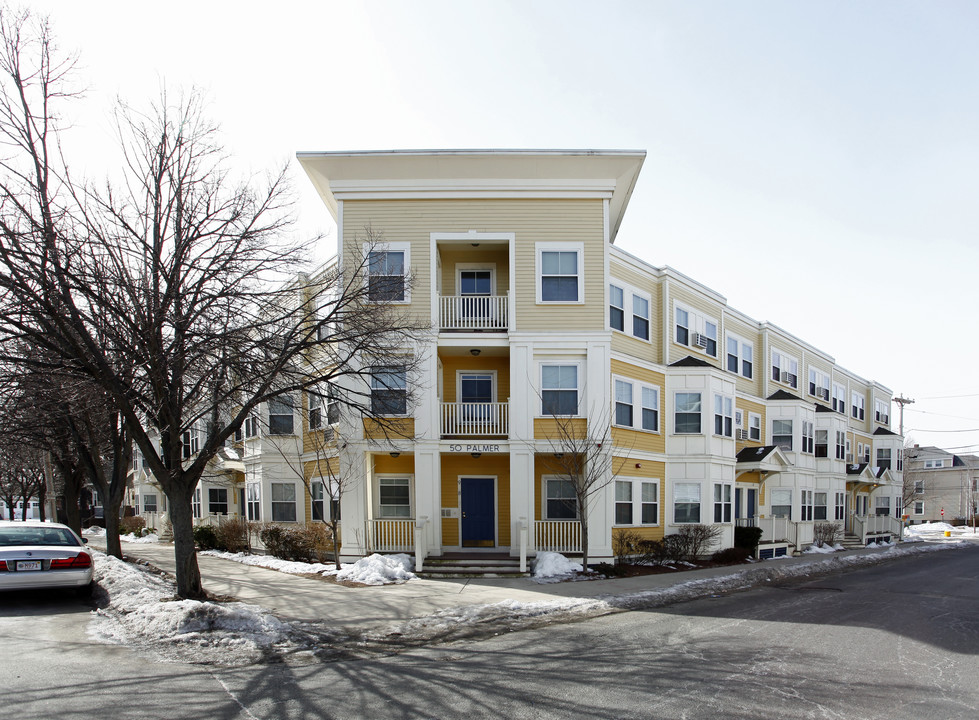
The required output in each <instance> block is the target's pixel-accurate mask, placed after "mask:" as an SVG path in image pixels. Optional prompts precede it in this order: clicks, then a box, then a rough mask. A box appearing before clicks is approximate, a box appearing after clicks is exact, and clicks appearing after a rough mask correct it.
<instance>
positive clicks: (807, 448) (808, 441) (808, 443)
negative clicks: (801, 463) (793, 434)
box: [802, 420, 814, 455]
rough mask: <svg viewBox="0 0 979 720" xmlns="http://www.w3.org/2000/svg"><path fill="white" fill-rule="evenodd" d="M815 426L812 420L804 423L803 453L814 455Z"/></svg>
mask: <svg viewBox="0 0 979 720" xmlns="http://www.w3.org/2000/svg"><path fill="white" fill-rule="evenodd" d="M813 444H814V443H813V426H812V421H811V420H803V421H802V452H804V453H806V454H808V455H812V454H813Z"/></svg>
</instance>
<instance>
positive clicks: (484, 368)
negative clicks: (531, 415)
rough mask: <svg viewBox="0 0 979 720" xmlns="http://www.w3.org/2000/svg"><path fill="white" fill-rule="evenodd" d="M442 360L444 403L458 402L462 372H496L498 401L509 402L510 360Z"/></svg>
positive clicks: (504, 358) (450, 356)
mask: <svg viewBox="0 0 979 720" xmlns="http://www.w3.org/2000/svg"><path fill="white" fill-rule="evenodd" d="M441 360H442V378H443V381H442V402H449V403H452V402H456V401H457V393H456V391H457V386H456V385H457V383H456V378H457V376H458V373H459V372H460V371H476V372H489V371H495V372H496V400H497V402H507V400H508V399H509V397H510V358H508V357H478V358H475V357H471V356H469V355H466V356H464V357H463V356H460V355H447V356H444V357H442V358H441Z"/></svg>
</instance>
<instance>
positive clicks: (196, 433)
mask: <svg viewBox="0 0 979 720" xmlns="http://www.w3.org/2000/svg"><path fill="white" fill-rule="evenodd" d="M180 444H181V451H182V454H183V457H184V459H185V460H186V459H187V458H190V457H193V456H194V455H196V454H197V453H198V452H200V449H201V431H200V430H199V429H198V427H197V425H196V424H194V425H192V426H191V427H190V428H189V429H188V430H184V432H183V434H182V435H181V437H180Z"/></svg>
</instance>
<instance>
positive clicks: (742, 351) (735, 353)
mask: <svg viewBox="0 0 979 720" xmlns="http://www.w3.org/2000/svg"><path fill="white" fill-rule="evenodd" d="M727 369H728V372H733V373H734V374H735V375H742V376H744V377H746V378H749V379H750V378H751V377H752V374H753V373H754V347H753V346H752V344H751V343H750V342H748V341H747V340H743V339H742V338H740V337H738V336H737V335H731V334H730V333H729V334H728V336H727Z"/></svg>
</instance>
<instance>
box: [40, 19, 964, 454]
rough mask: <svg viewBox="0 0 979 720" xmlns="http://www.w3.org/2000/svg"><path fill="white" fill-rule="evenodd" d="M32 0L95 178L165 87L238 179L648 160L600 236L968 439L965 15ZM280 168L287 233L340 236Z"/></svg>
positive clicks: (914, 423)
mask: <svg viewBox="0 0 979 720" xmlns="http://www.w3.org/2000/svg"><path fill="white" fill-rule="evenodd" d="M29 5H30V6H31V7H32V8H34V9H36V10H38V11H41V12H44V13H48V14H50V17H51V20H52V23H53V26H54V29H55V32H56V35H57V37H58V38H59V39H60V42H61V45H62V47H63V48H64V49H69V50H76V51H77V52H78V53H79V55H80V73H79V78H80V80H82V81H83V82H84V84H85V86H86V87H87V94H86V97H85V99H84V101H82V102H80V103H78V104H77V106H76V108H75V109H74V110H73V115H72V119H73V121H74V128H73V130H72V136H71V137H70V138H69V142H68V145H67V147H68V150H69V152H71V153H73V154H74V156H75V157H78V158H83V160H79V161H78V162H76V165H78V164H85V165H87V170H88V171H89V172H91V173H93V174H99V173H104V172H105V171H106V169H105V167H104V164H105V158H107V157H111V155H110V153H111V147H112V135H111V124H110V122H109V120H108V113H109V111H110V109H111V106H112V102H113V99H114V98H115V97H117V96H122V97H123V98H125V99H127V100H128V101H130V102H131V103H133V104H136V105H141V104H145V103H148V102H149V101H150V100H152V99H154V98H155V97H156V96H157V95H158V90H159V88H160V87H161V85H162V84H163V83H164V82H165V83H166V85H167V86H168V88H170V90H171V91H173V90H175V89H179V88H186V87H190V86H192V85H196V86H198V87H201V88H203V89H204V90H206V91H207V93H208V95H209V97H210V100H211V106H210V110H211V113H212V116H213V117H214V118H215V119H216V120H217V121H219V122H220V124H221V126H222V130H223V132H224V133H225V140H226V143H227V148H228V149H229V151H230V152H231V153H232V155H233V159H234V162H235V163H236V164H237V165H238V166H239V167H240V168H241V169H243V170H245V171H249V170H251V171H255V172H263V171H264V170H265V169H267V168H271V167H275V166H277V165H279V164H281V163H283V162H288V161H290V160H293V159H294V156H295V153H296V151H300V150H373V149H401V148H601V149H638V150H646V151H647V152H648V156H647V158H646V163H645V166H644V169H643V171H642V174H641V176H640V179H639V183H638V185H637V187H636V190H635V194H634V195H633V198H632V201H631V204H630V207H629V209H628V211H627V214H626V218H625V221H624V222H623V224H622V227H621V230H620V232H619V236H618V239H617V241H616V242H617V244H618V245H620V246H622V247H623V248H624V249H626V250H628V251H629V252H631V253H633V254H635V255H638V256H639V257H641V258H643V259H645V260H647V261H648V262H650V263H652V264H654V265H670V266H672V267H674V268H676V269H678V270H680V271H681V272H683V273H685V274H687V275H690V276H691V277H693V278H694V279H696V280H698V281H700V282H702V283H704V284H705V285H707V286H709V287H711V288H712V289H714V290H716V291H717V292H720V293H721V294H722V295H724V296H725V297H727V299H728V301H729V303H730V304H731V305H732V306H733V307H735V308H737V309H738V310H741V311H742V312H745V313H747V314H748V315H750V316H751V317H753V318H755V319H757V320H767V321H770V322H773V323H775V324H776V325H779V326H781V327H783V328H784V329H786V330H788V331H789V332H791V333H793V334H794V335H796V336H797V337H799V338H801V339H803V340H805V341H807V342H809V343H810V344H812V345H815V346H816V347H818V348H820V349H822V350H824V351H826V352H828V353H829V354H830V355H832V356H834V357H835V358H836V360H837V362H839V363H840V364H841V365H843V366H844V367H846V368H848V369H849V370H851V371H853V372H855V373H857V374H858V375H860V376H862V377H864V378H867V379H871V380H877V381H878V382H881V383H882V384H884V385H886V386H888V387H890V388H891V389H892V390H893V391H894V392H895V394H903V395H904V396H906V397H911V398H914V399H915V400H916V403H915V404H914V405H911V406H909V407H908V408H907V410H906V414H905V428H906V430H907V431H908V434H910V435H911V436H912V437H913V439H914V441H915V442H919V443H921V444H934V445H938V446H940V447H945V448H949V449H958V450H961V451H963V452H967V451H979V374H977V370H976V363H977V361H979V332H977V321H976V313H977V310H979V302H977V301H979V274H977V269H979V242H977V240H979V238H977V229H979V200H977V198H976V194H977V188H979V183H977V181H976V175H977V174H979V132H977V129H979V42H977V41H976V32H977V29H979V3H975V2H945V1H940V0H922V1H919V2H908V1H902V0H889V1H888V2H879V1H874V2H863V1H860V0H849V1H846V2H832V1H826V0H820V1H819V2H815V1H814V2H783V1H781V0H770V1H764V2H762V1H755V2H753V1H743V2H727V1H723V2H703V1H701V2H688V1H686V0H669V1H660V2H657V1H655V0H652V1H646V2H638V1H636V2H609V1H607V0H605V1H603V2H600V3H599V2H573V1H568V0H561V1H554V2H541V1H534V0H527V1H523V2H521V1H514V2H502V1H500V2H479V1H467V2H459V1H458V0H449V1H445V2H430V1H425V0H413V1H412V2H407V1H399V2H355V1H354V0H342V2H335V1H333V0H319V1H318V2H308V3H306V2H289V1H285V2H279V3H269V2H261V3H259V2H236V3H230V2H207V1H206V0H205V1H203V2H202V1H201V0H196V1H195V2H186V1H185V0H167V2H158V3H143V2H132V0H127V1H125V2H109V1H107V0H106V1H100V0H88V1H87V2H64V1H45V0H35V1H34V2H31V3H29ZM294 172H295V184H296V188H297V191H298V192H299V194H300V205H299V213H300V229H301V230H302V231H303V232H306V233H316V232H324V233H330V237H331V238H332V237H335V229H334V228H333V226H332V222H331V220H330V217H329V215H328V213H327V212H326V210H325V208H324V207H323V206H322V203H321V202H320V201H319V200H318V198H317V197H316V195H315V193H314V192H313V191H312V188H311V186H310V185H309V183H308V182H307V181H306V179H305V177H304V176H303V174H302V172H301V170H300V169H299V168H298V167H294ZM328 244H329V243H328ZM897 418H898V413H897V408H895V409H894V412H892V421H893V423H894V427H895V429H897ZM965 430H969V431H970V432H963V431H965ZM933 431H934V432H933ZM938 431H941V432H938Z"/></svg>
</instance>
